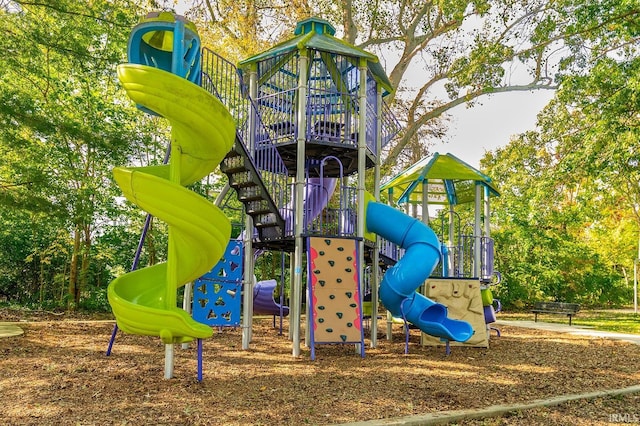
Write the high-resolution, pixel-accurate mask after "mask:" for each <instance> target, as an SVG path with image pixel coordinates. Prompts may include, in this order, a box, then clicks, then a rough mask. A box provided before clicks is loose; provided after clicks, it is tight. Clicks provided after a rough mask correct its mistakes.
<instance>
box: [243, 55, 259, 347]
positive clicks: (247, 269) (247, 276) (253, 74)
mask: <svg viewBox="0 0 640 426" xmlns="http://www.w3.org/2000/svg"><path fill="white" fill-rule="evenodd" d="M249 94H250V96H251V97H252V98H253V99H255V98H256V97H257V95H258V73H257V70H256V68H255V66H254V67H253V68H252V69H251V70H250V71H249ZM249 108H250V109H249V129H248V130H249V132H248V133H249V141H248V142H249V146H248V149H249V152H250V153H251V155H252V156H253V154H254V152H255V135H256V123H257V119H256V114H257V111H255V110H254V109H253V105H252V104H250V105H249ZM242 243H243V245H244V268H243V274H242V276H243V279H242V288H243V292H242V349H243V350H247V349H249V346H250V345H251V339H252V337H253V336H252V335H251V334H252V330H253V286H254V285H255V282H254V279H253V275H254V262H255V258H254V257H253V218H252V217H251V216H249V215H246V216H245V220H244V237H243V241H242Z"/></svg>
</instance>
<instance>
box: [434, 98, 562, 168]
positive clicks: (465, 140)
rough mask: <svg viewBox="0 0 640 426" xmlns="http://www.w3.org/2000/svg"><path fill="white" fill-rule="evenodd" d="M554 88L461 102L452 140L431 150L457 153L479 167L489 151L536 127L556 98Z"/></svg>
mask: <svg viewBox="0 0 640 426" xmlns="http://www.w3.org/2000/svg"><path fill="white" fill-rule="evenodd" d="M553 93H554V92H553V91H550V90H538V91H535V92H512V93H498V94H495V95H492V96H491V97H488V98H483V101H482V105H476V106H475V107H473V108H467V107H466V106H464V105H460V106H458V107H456V108H454V109H453V110H452V111H451V115H452V116H453V119H452V121H451V123H450V127H449V132H448V137H447V139H448V141H449V142H444V143H441V144H437V145H436V146H434V147H433V148H431V152H433V153H435V152H439V153H440V154H446V153H447V152H449V153H451V154H453V155H455V156H456V157H458V158H459V159H461V160H463V161H464V162H466V163H468V164H469V165H471V166H473V167H476V168H478V167H479V165H480V159H481V158H482V157H483V156H484V153H485V152H486V151H493V150H494V149H496V148H498V147H503V146H506V145H507V143H508V142H509V140H510V138H511V136H512V135H517V134H520V133H524V132H526V131H527V130H533V129H535V124H536V116H537V114H538V113H539V112H540V111H541V110H542V108H544V106H545V105H546V104H547V103H548V102H549V101H550V100H551V98H552V97H553Z"/></svg>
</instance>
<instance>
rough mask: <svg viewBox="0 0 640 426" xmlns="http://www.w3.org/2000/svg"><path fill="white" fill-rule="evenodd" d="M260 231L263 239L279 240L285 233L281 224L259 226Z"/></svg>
mask: <svg viewBox="0 0 640 426" xmlns="http://www.w3.org/2000/svg"><path fill="white" fill-rule="evenodd" d="M258 232H259V234H260V239H261V240H262V241H269V240H277V239H279V238H282V236H283V234H284V233H283V232H282V228H281V227H279V226H269V227H263V228H258Z"/></svg>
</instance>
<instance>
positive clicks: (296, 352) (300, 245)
mask: <svg viewBox="0 0 640 426" xmlns="http://www.w3.org/2000/svg"><path fill="white" fill-rule="evenodd" d="M308 68H309V53H308V51H307V50H306V49H301V50H300V59H299V64H298V69H299V70H300V76H299V81H298V111H297V117H296V121H297V128H298V140H297V147H298V152H297V157H296V181H295V188H296V192H295V200H294V201H295V206H296V208H295V247H294V256H295V257H294V270H293V273H294V275H293V286H292V300H291V311H292V312H291V317H290V318H291V321H292V322H293V328H292V330H293V348H292V354H293V356H294V357H298V356H300V319H301V316H302V315H301V311H302V262H303V259H302V257H303V256H302V254H303V251H304V238H303V235H302V234H303V232H304V185H305V173H304V171H305V144H306V131H305V129H306V128H307V115H306V112H307V108H306V102H307V80H308V74H307V73H308Z"/></svg>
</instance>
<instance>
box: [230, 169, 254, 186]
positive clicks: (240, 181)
mask: <svg viewBox="0 0 640 426" xmlns="http://www.w3.org/2000/svg"><path fill="white" fill-rule="evenodd" d="M256 184H257V182H256V179H255V178H254V176H253V173H251V172H250V171H249V170H244V171H241V172H238V173H233V174H232V175H230V176H229V185H231V186H232V187H234V188H244V187H247V186H256Z"/></svg>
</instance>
